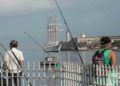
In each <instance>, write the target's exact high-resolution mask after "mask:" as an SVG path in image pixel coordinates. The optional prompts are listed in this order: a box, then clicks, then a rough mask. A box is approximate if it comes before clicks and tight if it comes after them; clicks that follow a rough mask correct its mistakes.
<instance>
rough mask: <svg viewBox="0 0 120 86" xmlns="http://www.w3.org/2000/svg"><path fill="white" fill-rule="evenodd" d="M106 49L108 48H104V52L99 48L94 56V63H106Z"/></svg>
mask: <svg viewBox="0 0 120 86" xmlns="http://www.w3.org/2000/svg"><path fill="white" fill-rule="evenodd" d="M105 51H106V50H103V51H102V52H99V50H98V51H96V53H95V54H94V55H93V57H92V62H93V64H96V65H101V64H103V65H104V64H105V61H104V52H105Z"/></svg>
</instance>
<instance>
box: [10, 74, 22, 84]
mask: <svg viewBox="0 0 120 86" xmlns="http://www.w3.org/2000/svg"><path fill="white" fill-rule="evenodd" d="M8 76H9V79H8V85H9V86H21V76H22V72H20V73H13V74H11V73H9V74H8ZM13 84H14V85H13Z"/></svg>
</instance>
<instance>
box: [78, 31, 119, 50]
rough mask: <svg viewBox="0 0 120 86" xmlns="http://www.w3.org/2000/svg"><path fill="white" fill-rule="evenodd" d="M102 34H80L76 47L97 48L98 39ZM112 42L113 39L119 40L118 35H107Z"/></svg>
mask: <svg viewBox="0 0 120 86" xmlns="http://www.w3.org/2000/svg"><path fill="white" fill-rule="evenodd" d="M101 37H102V36H89V37H87V36H86V35H85V34H84V33H82V34H80V36H79V37H78V38H77V43H78V45H79V46H78V48H82V47H87V48H98V47H99V40H100V38H101ZM109 37H110V38H111V40H112V41H113V42H114V41H115V40H120V36H109Z"/></svg>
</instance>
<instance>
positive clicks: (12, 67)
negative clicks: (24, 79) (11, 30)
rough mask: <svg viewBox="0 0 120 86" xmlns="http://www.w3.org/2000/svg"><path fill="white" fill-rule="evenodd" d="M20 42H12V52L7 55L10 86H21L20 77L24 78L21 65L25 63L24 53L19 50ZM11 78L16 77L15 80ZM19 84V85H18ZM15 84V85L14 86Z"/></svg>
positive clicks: (9, 51) (5, 58)
mask: <svg viewBox="0 0 120 86" xmlns="http://www.w3.org/2000/svg"><path fill="white" fill-rule="evenodd" d="M17 47H18V42H17V41H16V40H12V41H11V42H10V50H8V51H7V52H6V53H5V57H4V61H5V64H6V65H7V67H8V71H9V73H8V76H9V80H8V84H9V86H21V80H20V76H22V71H21V65H22V64H23V62H24V57H23V53H22V51H20V50H18V49H17ZM11 76H14V77H13V78H12V77H11ZM12 82H13V83H12ZM18 82H19V83H18ZM13 84H14V85H13Z"/></svg>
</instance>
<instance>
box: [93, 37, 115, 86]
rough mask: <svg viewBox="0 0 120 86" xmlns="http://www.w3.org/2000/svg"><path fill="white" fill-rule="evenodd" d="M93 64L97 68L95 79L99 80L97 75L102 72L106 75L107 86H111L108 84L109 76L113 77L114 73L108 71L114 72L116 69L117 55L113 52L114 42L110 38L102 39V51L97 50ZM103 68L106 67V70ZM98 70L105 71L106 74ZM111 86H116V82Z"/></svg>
mask: <svg viewBox="0 0 120 86" xmlns="http://www.w3.org/2000/svg"><path fill="white" fill-rule="evenodd" d="M92 62H93V65H94V68H96V69H94V75H95V79H98V78H97V75H99V74H100V72H101V73H102V74H103V73H104V74H106V77H104V81H105V84H106V85H107V84H109V83H108V82H107V81H108V80H107V76H109V77H111V76H113V75H112V72H108V71H113V70H114V67H115V65H116V53H115V52H114V51H112V41H111V39H110V38H109V37H108V36H104V37H102V38H101V39H100V49H99V50H97V51H96V52H95V54H94V55H93V57H92ZM100 65H103V66H100ZM96 66H97V67H96ZM102 67H104V69H103V68H102ZM100 68H101V69H100ZM96 70H97V72H96ZM98 70H104V72H103V71H98ZM94 75H93V76H94ZM98 81H99V83H100V80H98ZM109 81H110V80H109ZM113 81H114V82H113ZM102 82H103V81H102ZM99 83H97V84H99ZM109 86H116V85H115V80H112V84H111V85H109Z"/></svg>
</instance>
